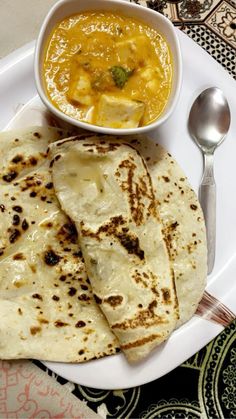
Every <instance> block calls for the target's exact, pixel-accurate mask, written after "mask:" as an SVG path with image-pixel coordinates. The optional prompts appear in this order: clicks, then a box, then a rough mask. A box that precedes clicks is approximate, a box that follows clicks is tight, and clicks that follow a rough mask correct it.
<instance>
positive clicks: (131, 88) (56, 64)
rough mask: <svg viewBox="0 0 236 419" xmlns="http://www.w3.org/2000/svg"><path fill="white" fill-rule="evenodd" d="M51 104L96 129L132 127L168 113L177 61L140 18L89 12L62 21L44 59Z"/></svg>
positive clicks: (146, 123)
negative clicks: (173, 60)
mask: <svg viewBox="0 0 236 419" xmlns="http://www.w3.org/2000/svg"><path fill="white" fill-rule="evenodd" d="M43 70H44V82H45V87H46V91H47V94H48V97H49V99H50V100H51V102H52V103H53V104H54V105H55V106H56V107H57V108H58V109H59V110H61V111H62V112H64V113H65V114H67V115H69V116H71V117H73V118H76V119H78V120H81V121H84V122H88V123H91V124H95V125H100V126H107V127H113V128H133V127H137V126H143V125H148V124H150V123H151V122H153V121H154V120H156V119H157V118H158V117H159V116H160V115H161V113H162V112H163V110H164V108H165V106H166V103H167V100H168V97H169V94H170V89H171V82H172V58H171V53H170V50H169V46H168V44H167V42H166V40H165V39H164V37H163V36H162V35H161V34H160V33H158V32H157V31H156V30H155V29H153V28H151V27H149V26H148V25H146V24H145V23H143V22H141V21H138V20H136V19H133V18H130V17H126V16H123V15H121V14H118V13H111V12H85V13H80V14H76V15H73V16H70V17H68V18H66V19H64V20H63V21H61V22H60V23H59V24H58V25H57V26H56V27H55V28H54V30H53V31H52V33H51V35H50V37H49V40H48V43H47V46H46V49H45V55H44V68H43Z"/></svg>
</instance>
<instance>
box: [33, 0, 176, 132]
mask: <svg viewBox="0 0 236 419" xmlns="http://www.w3.org/2000/svg"><path fill="white" fill-rule="evenodd" d="M90 10H91V11H96V10H108V11H113V12H119V13H122V14H123V15H126V16H128V17H133V18H136V19H139V20H141V21H143V22H145V23H146V24H148V25H149V26H151V27H153V28H154V29H156V30H157V31H158V32H159V33H161V34H162V35H163V36H164V37H165V39H166V40H167V42H168V44H169V46H170V49H171V52H172V57H173V81H172V89H171V94H170V97H169V100H168V103H167V105H166V107H165V109H164V112H163V113H162V114H161V116H160V117H159V118H158V119H157V120H156V121H154V122H152V123H151V124H149V125H146V126H144V127H138V128H130V129H117V128H116V129H114V128H106V127H99V126H97V125H91V124H88V123H86V122H82V121H79V120H76V119H74V118H72V117H70V116H68V115H66V114H64V113H63V112H61V111H60V110H58V109H57V108H56V107H55V106H54V105H53V104H52V103H51V102H50V100H49V98H48V96H47V94H46V92H45V88H44V84H43V53H44V48H45V44H46V42H47V40H48V37H49V36H50V34H51V32H52V30H53V28H54V27H55V25H56V24H57V23H58V22H60V21H61V20H63V19H64V18H66V17H68V16H70V15H73V14H75V13H79V12H84V11H90ZM34 70H35V80H36V87H37V90H38V93H39V96H40V97H41V99H42V101H43V103H44V104H45V105H46V106H47V108H49V110H50V111H51V112H52V113H54V115H56V116H57V117H59V118H61V119H63V120H64V121H65V122H67V123H70V124H72V125H75V126H77V127H80V128H84V129H87V130H91V131H94V132H99V133H105V134H116V135H117V134H119V135H120V134H122V135H128V134H140V133H144V132H147V131H151V130H152V129H154V128H157V127H158V126H159V125H161V124H163V122H164V121H166V120H167V118H169V116H170V115H171V114H172V112H173V111H174V108H175V105H176V103H177V100H178V97H179V93H180V88H181V81H182V60H181V52H180V46H179V40H178V37H177V30H176V29H175V28H174V26H173V24H172V23H171V22H170V21H169V20H168V19H167V18H166V17H165V16H163V15H162V14H160V13H158V12H155V11H153V10H150V9H148V8H146V7H142V6H139V5H136V4H133V3H128V2H126V1H123V0H84V1H81V0H60V1H59V2H57V3H56V4H55V5H54V6H53V7H52V8H51V10H50V11H49V13H48V15H47V16H46V18H45V20H44V22H43V24H42V27H41V30H40V33H39V36H38V40H37V43H36V50H35V61H34Z"/></svg>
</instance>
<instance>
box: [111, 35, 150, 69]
mask: <svg viewBox="0 0 236 419" xmlns="http://www.w3.org/2000/svg"><path fill="white" fill-rule="evenodd" d="M147 41H148V40H147V39H146V38H145V36H142V35H140V36H137V37H135V38H130V39H126V40H125V41H121V42H117V44H116V48H117V58H118V62H119V63H120V64H121V65H126V66H127V67H128V68H130V69H131V70H132V69H134V68H137V67H139V66H140V65H143V64H145V62H146V60H147V59H148V56H149V49H150V44H149V43H148V42H147Z"/></svg>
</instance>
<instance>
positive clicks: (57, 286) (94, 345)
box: [0, 128, 118, 362]
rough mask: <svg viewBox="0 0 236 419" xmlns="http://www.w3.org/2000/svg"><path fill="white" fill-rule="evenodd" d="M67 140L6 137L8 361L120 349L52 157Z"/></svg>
mask: <svg viewBox="0 0 236 419" xmlns="http://www.w3.org/2000/svg"><path fill="white" fill-rule="evenodd" d="M36 133H37V135H36ZM62 135H65V134H64V133H61V132H59V133H58V131H57V130H53V129H45V128H43V129H42V128H34V129H33V130H32V131H29V130H28V131H17V132H6V133H1V134H0V165H1V168H2V169H1V174H0V178H1V181H0V182H1V183H2V184H1V192H0V359H17V358H35V359H41V360H48V361H62V362H83V361H87V360H89V359H93V358H99V357H102V356H104V355H110V354H114V353H116V351H117V350H118V342H117V339H116V338H115V336H114V335H113V333H112V332H111V331H110V329H109V327H108V324H107V322H106V319H105V318H104V316H103V314H102V312H101V310H100V309H99V307H98V306H97V304H96V303H95V300H94V297H93V294H92V292H91V286H90V283H89V281H88V278H87V274H86V271H85V266H84V261H83V257H82V253H81V250H80V248H79V246H78V242H77V233H76V230H75V227H74V225H73V223H72V222H71V221H70V220H69V219H68V217H66V215H65V214H64V213H63V212H62V211H61V209H60V206H59V204H58V201H57V199H56V197H55V193H54V188H53V184H52V179H51V175H50V173H49V161H48V160H47V159H46V150H47V147H48V144H49V143H50V142H51V141H54V140H56V139H59V138H60V137H61V136H62ZM16 140H17V141H16ZM24 163H25V164H24ZM14 172H16V173H17V175H16V176H12V175H11V176H8V177H7V178H6V177H5V176H7V175H9V174H11V173H14ZM11 177H13V178H12V179H11Z"/></svg>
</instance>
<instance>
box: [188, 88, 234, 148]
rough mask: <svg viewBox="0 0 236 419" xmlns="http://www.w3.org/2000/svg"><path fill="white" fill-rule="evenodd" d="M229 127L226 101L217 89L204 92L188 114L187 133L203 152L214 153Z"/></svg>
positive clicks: (228, 111)
mask: <svg viewBox="0 0 236 419" xmlns="http://www.w3.org/2000/svg"><path fill="white" fill-rule="evenodd" d="M229 126H230V109H229V104H228V102H227V99H226V98H225V96H224V95H223V92H222V91H221V90H220V89H219V88H218V87H210V88H209V89H206V90H204V91H203V92H202V93H201V94H200V95H199V96H198V97H197V99H196V100H195V102H194V103H193V106H192V108H191V111H190V114H189V132H190V134H191V136H192V137H193V139H194V141H195V142H196V144H197V145H198V146H199V147H200V148H201V150H202V151H203V152H209V151H211V152H214V151H215V149H216V147H218V146H219V145H220V144H221V143H222V142H223V141H224V139H225V137H226V134H227V132H228V130H229Z"/></svg>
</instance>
